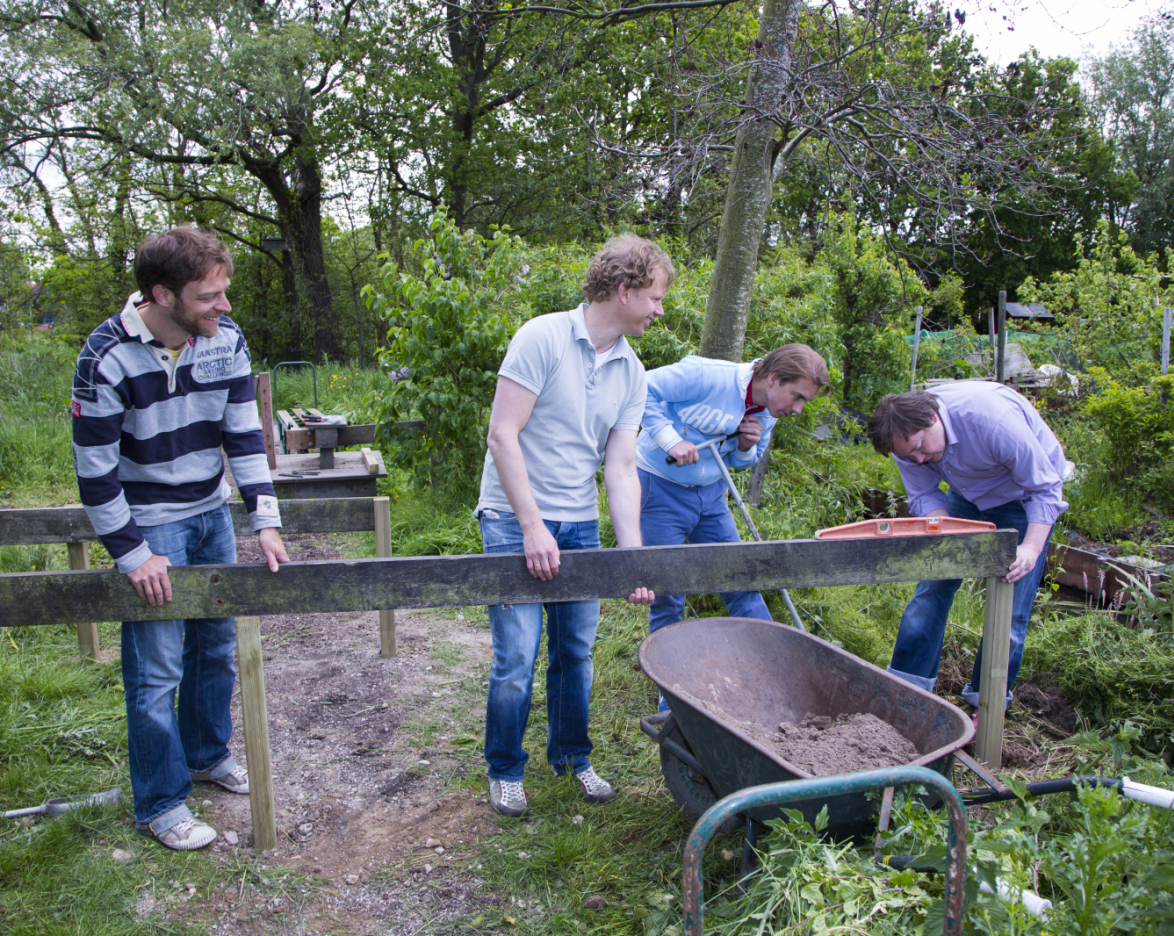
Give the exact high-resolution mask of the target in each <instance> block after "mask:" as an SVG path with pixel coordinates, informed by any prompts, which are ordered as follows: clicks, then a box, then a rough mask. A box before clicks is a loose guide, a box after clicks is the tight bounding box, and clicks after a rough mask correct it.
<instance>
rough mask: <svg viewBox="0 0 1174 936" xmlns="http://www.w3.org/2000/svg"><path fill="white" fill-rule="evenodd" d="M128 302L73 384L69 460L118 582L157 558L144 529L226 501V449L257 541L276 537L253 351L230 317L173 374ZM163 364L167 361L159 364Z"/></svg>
mask: <svg viewBox="0 0 1174 936" xmlns="http://www.w3.org/2000/svg"><path fill="white" fill-rule="evenodd" d="M140 301H141V300H140V298H139V296H138V294H137V293H136V294H135V295H133V296H131V298H130V299H129V300H128V301H127V304H126V307H125V308H123V310H122V312H121V313H119V314H118V315H115V316H113V317H112V318H109V319H107V320H106V321H105V322H103V323H102V324H101V325H99V326H98V327H97V328H96V329H94V331H93V333H92V334H91V335H90V337H89V338H88V339H87V340H86V344H85V347H84V348H82V351H81V354H80V355H79V356H78V359H77V370H76V372H75V373H74V379H73V404H72V406H71V408H70V409H71V412H72V414H73V417H74V418H73V460H74V468H75V470H76V471H77V480H78V488H79V489H80V491H81V500H82V506H84V507H85V509H86V514H87V515H88V516H89V518H90V522H91V523H92V524H93V526H94V531H95V532H96V533H97V534H98V536H99V538H100V539H101V540H102V545H104V546H105V547H106V549H107V551H108V552H109V553H110V555H111V556H112V557H113V558H114V560H115V561H116V562H117V564H118V569H119V571H120V572H131V571H133V570H134V569H137V568H138V567H139V566H140V565H142V564H143V563H144V562H146V561H147V559H148V558H149V557H150V555H151V551H150V549H149V548H148V546H147V544H146V542H145V541H144V540H143V536H142V534H141V533H140V532H139V527H140V526H158V525H159V524H161V523H172V522H174V521H176V520H183V519H185V518H187V517H193V516H196V515H198V514H201V513H204V512H205V511H208V510H213V509H215V508H217V507H220V506H221V505H222V504H224V503H225V502H227V500H228V498H229V495H230V490H229V487H228V482H227V481H226V480H225V478H224V460H223V458H222V457H221V454H220V452H221V448H222V447H223V449H224V454H225V455H227V456H228V462H229V464H230V465H231V466H232V474H233V478H234V479H235V480H236V483H237V487H238V488H239V490H240V493H241V498H242V499H243V500H244V502H245V506H246V508H247V509H248V512H249V518H250V520H251V521H252V524H253V529H254V530H261V529H263V528H265V527H280V526H281V518H280V516H279V514H278V509H277V498H276V496H275V495H274V492H273V483H272V481H271V480H270V477H269V466H268V463H267V461H266V458H265V442H264V438H263V436H262V434H261V422H260V419H259V418H258V416H257V405H256V393H255V391H254V389H253V379H252V376H251V372H250V358H249V349H248V346H247V345H246V344H245V338H244V335H243V334H241V330H240V328H238V327H237V325H236V324H235V323H234V322H233V321H232V320H231V319H229V318H228V317H227V316H222V317H221V319H220V329H219V331H218V332H217V333H216V336H215V337H213V338H190V339H188V343H187V344H186V345H185V346H184V348H183V351H182V353H181V354H180V356H179V359H178V361H176V362H175V364H174V367H171V366H169V364H170V356H169V355H168V352H167V350H166V349H165V348H164V347H163V345H162V343H161V342H159V341H156V340H155V339H154V338H152V337H151V335H150V332H149V331H147V329H146V326H145V325H144V324H143V322H142V319H141V318H140V317H139V314H138V311H137V309H136V308H135V306H136V303H138V302H140ZM164 356H166V357H164Z"/></svg>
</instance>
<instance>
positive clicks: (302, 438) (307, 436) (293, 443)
mask: <svg viewBox="0 0 1174 936" xmlns="http://www.w3.org/2000/svg"><path fill="white" fill-rule="evenodd" d="M374 442H375V426H374V425H369V426H367V425H364V426H315V427H314V428H313V429H311V428H309V427H307V428H304V429H300V428H299V429H286V430H285V447H286V449H287V450H288V451H291V452H292V451H296V450H298V449H308V448H322V447H323V446H325V447H326V448H339V447H340V446H343V445H372V444H373V443H374ZM270 467H272V466H270Z"/></svg>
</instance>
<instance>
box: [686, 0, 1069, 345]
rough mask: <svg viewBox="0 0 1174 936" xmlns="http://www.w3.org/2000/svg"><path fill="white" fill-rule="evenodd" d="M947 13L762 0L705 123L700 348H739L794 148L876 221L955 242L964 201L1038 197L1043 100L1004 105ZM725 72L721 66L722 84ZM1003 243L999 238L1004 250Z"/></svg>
mask: <svg viewBox="0 0 1174 936" xmlns="http://www.w3.org/2000/svg"><path fill="white" fill-rule="evenodd" d="M960 25H961V22H960V17H958V16H956V17H955V21H954V22H951V17H950V15H949V14H948V13H946V12H945V10H943V9H941V8H940V7H936V6H930V7H925V8H923V7H920V6H918V5H917V4H915V3H910V2H905V0H874V2H861V3H855V4H851V5H849V6H848V7H847V8H840V7H838V6H837V5H835V4H832V3H828V4H826V5H822V6H818V7H813V6H808V5H807V4H805V3H803V2H801V0H764V3H763V7H762V14H761V18H760V20H759V29H758V35H757V38H756V40H755V41H754V43H753V49H752V54H751V58H750V60H749V61H747V62H746V63H745V67H744V72H745V73H746V74H747V77H746V78H745V83H744V85H743V87H744V93H743V95H742V96H741V98H740V99H739V100H738V101H737V105H738V111H739V113H738V117H737V120H735V121H730V120H728V119H727V120H723V121H721V122H715V124H714V129H713V130H711V131H709V133H708V137H707V138H708V139H710V140H716V139H718V138H720V137H721V136H723V135H724V137H725V139H727V140H729V141H730V142H732V152H731V156H730V180H729V184H728V187H727V191H726V201H725V209H724V214H723V217H722V222H721V229H720V234H719V241H718V247H717V255H716V265H715V268H714V276H713V282H712V286H711V291H710V294H709V301H708V305H707V309H706V323H705V329H704V333H703V335H702V340H701V353H702V354H705V355H707V356H710V357H721V358H729V359H738V358H740V356H741V353H742V342H743V338H744V335H745V328H746V320H747V317H748V314H749V307H750V294H751V289H752V285H753V281H754V274H755V271H756V268H757V260H758V254H759V250H760V248H761V246H762V244H763V241H764V233H765V232H766V221H767V217H768V212H769V209H770V206H771V204H772V199H773V197H774V186H775V183H776V182H777V181H778V180H779V179H780V178H782V177H783V176H784V173H785V170H786V168H787V166H788V164H789V163H790V162H791V161H792V160H794V159H796V157H797V156H799V155H800V154H801V153H803V152H804V151H805V150H811V149H818V151H819V152H820V153H821V154H823V155H824V157H825V158H827V159H829V161H830V162H831V163H832V164H834V167H835V171H836V172H838V173H839V174H840V177H841V178H842V179H843V180H844V183H843V189H842V191H841V193H840V197H841V198H843V199H851V200H854V201H856V202H858V203H860V204H861V205H862V211H863V212H865V213H871V214H872V215H874V216H876V217H878V218H880V219H881V220H882V221H883V222H884V224H885V226H886V227H887V228H888V229H889V230H890V231H893V232H894V233H898V234H900V233H902V232H903V231H904V230H907V229H908V228H909V226H910V224H911V223H913V221H914V219H916V224H917V226H918V228H919V230H921V231H922V232H932V235H933V237H934V238H935V239H936V240H937V241H939V242H950V243H952V244H953V245H954V246H955V247H956V248H957V249H960V250H963V251H965V250H968V249H969V247H968V245H967V243H966V241H965V237H964V234H965V227H966V219H968V218H971V217H973V215H974V214H975V213H976V212H977V213H979V214H981V215H984V216H987V217H993V215H994V213H995V211H996V209H997V207H998V205H999V203H1000V199H1002V198H1005V197H1006V196H1007V194H1008V193H1013V194H1014V195H1015V196H1016V197H1017V198H1019V199H1020V200H1021V201H1022V202H1025V203H1030V204H1033V205H1038V204H1040V203H1041V201H1042V200H1044V198H1045V197H1046V195H1047V188H1048V187H1049V183H1048V181H1047V178H1046V176H1045V175H1043V174H1034V175H1033V174H1032V173H1029V172H1027V171H1026V170H1027V169H1028V168H1030V167H1032V166H1037V165H1039V164H1040V163H1041V162H1042V160H1043V159H1044V158H1045V156H1046V153H1047V152H1048V150H1049V147H1050V146H1051V144H1052V142H1053V141H1052V140H1051V139H1050V138H1048V137H1046V136H1044V135H1041V134H1040V133H1039V132H1038V129H1039V128H1040V127H1042V126H1049V125H1050V122H1051V118H1052V114H1051V111H1050V110H1049V107H1048V105H1047V104H1046V102H1043V101H1039V100H1029V101H1025V102H1020V105H1021V106H1019V107H1017V108H1015V109H1014V111H1013V113H1011V112H1009V109H1008V108H1007V107H1006V106H1004V104H1005V100H1006V97H1007V92H1006V90H1005V89H1000V88H999V87H997V86H995V85H993V84H992V83H991V82H990V81H989V80H987V76H986V75H985V74H984V69H983V65H984V63H983V61H982V59H981V58H980V57H978V56H976V55H974V54H973V52H972V46H971V42H970V40H969V38H968V37H966V36H964V35H962V34H960V33H959V31H958V28H957V27H958V26H960ZM735 74H737V73H736V72H734V71H733V70H730V71H728V72H727V73H726V74H725V75H724V76H721V77H722V78H723V80H724V81H725V82H726V83H727V87H728V82H729V81H730V79H731V76H732V75H735ZM709 81H710V83H709V85H708V89H709V93H710V95H711V97H712V98H713V99H714V101H715V102H716V104H717V108H716V109H715V112H720V108H721V106H722V105H723V104H724V105H725V106H726V107H727V108H728V103H729V95H728V92H727V93H726V94H725V100H724V101H723V100H722V98H723V94H722V84H721V83H720V82H718V81H715V80H714V77H713V76H711V77H710V79H709ZM996 230H997V231H998V230H999V229H997V228H996ZM1000 236H1001V232H1000ZM1010 241H1011V238H1002V239H1001V241H1000V242H1001V243H1006V244H1007V246H1008V248H1009V249H1014V245H1013V244H1012V243H1010Z"/></svg>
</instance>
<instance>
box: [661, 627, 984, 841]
mask: <svg viewBox="0 0 1174 936" xmlns="http://www.w3.org/2000/svg"><path fill="white" fill-rule="evenodd" d="M640 665H641V667H642V668H643V670H644V672H645V674H646V675H647V676H648V677H649V678H650V679H651V680H652V681H653V682H655V683H656V684H657V686H658V687H659V688H660V691H661V693H662V694H663V695H664V697H665V699H666V700H667V702H668V704H669V708H670V710H671V715H666V714H661V715H656V716H650V717H648V718H645V719H643V720H642V721H641V728H642V730H643V731H644V732H645V733H646V734H648V735H649V736H650V737H652V738H653V739H654V740H656V741H657V742H658V743H659V744H660V745H661V768H662V771H663V773H664V776H665V783H666V785H667V786H668V789H669V792H670V794H671V795H672V796H673V798H674V800H676V802H677V803H678V804H679V805H681V807H682V808H683V809H685V811H686V812H688V813H689V814H690V815H694V816H699V815H700V814H701V813H702V812H703V811H704V810H705V809H707V808H708V807H709V806H710V805H711V804H712V803H713V802H714V801H715V800H716V799H719V798H721V797H725V796H729V795H730V794H732V793H736V792H737V791H739V790H744V789H746V788H747V787H756V786H761V785H762V784H773V783H780V782H783V781H787V780H808V779H815V778H814V777H813V775H812V774H811V773H810V772H808V771H807V770H805V769H804V768H803V767H801V766H799V765H797V764H792V763H790V762H788V761H786V760H784V759H783V758H782V757H781V756H779V755H778V754H777V753H775V752H772V751H770V750H768V749H767V748H765V747H763V746H762V745H761V744H759V743H757V742H756V741H754V740H752V739H751V738H750V737H749V736H747V735H746V734H745V733H743V732H742V731H741V730H740V729H739V727H738V726H737V724H736V722H752V723H756V724H759V725H767V726H772V725H777V724H779V723H780V722H798V721H800V720H801V719H802V718H803V717H804V716H805V715H807V714H812V715H826V716H831V717H833V718H834V717H835V716H837V715H841V714H849V715H850V714H856V713H871V714H873V715H875V716H876V717H878V718H880V719H881V720H882V721H885V722H888V723H889V724H890V725H892V726H893V727H894V728H896V729H897V730H898V731H899V732H900V733H901V734H902V735H904V737H905V738H906V739H908V740H909V741H910V742H911V743H912V744H913V746H914V747H915V748H916V749H917V752H918V757H917V758H916V759H915V760H913V761H912V762H911V763H910V764H908V765H894V766H917V767H925V768H927V769H929V770H931V771H934V772H935V773H937V774H939V775H940V776H942V777H944V778H945V779H947V780H949V779H950V778H951V777H952V775H953V769H954V763H955V755H956V754H957V753H958V751H959V749H960V748H962V747H963V746H964V745H966V744H967V743H968V742H969V741H970V740H971V738H972V737H973V736H974V726H973V724H972V723H971V720H970V719H969V718H968V717H967V716H966V714H965V713H964V712H963V711H962V710H961V709H959V708H958V707H957V706H954V705H951V704H950V703H949V702H947V701H946V700H945V699H941V698H939V697H937V696H935V695H933V694H931V693H929V692H926V691H924V690H922V689H918V688H917V687H915V686H911V685H909V684H908V683H906V682H904V681H903V680H901V679H898V678H897V677H895V676H893V675H892V674H890V673H887V672H885V671H884V670H882V669H880V668H879V667H876V666H873V665H872V664H871V663H866V662H865V661H864V660H861V659H859V658H858V657H855V656H853V655H852V654H850V653H848V652H846V651H845V650H842V649H841V648H839V647H837V646H835V645H833V644H830V643H828V642H827V641H825V640H821V639H820V638H818V637H814V636H812V635H811V634H809V633H805V632H803V631H799V630H796V629H795V628H793V627H785V626H783V625H779V624H774V623H772V622H770V621H758V620H751V619H749V618H701V619H696V620H691V621H682V622H681V623H679V624H674V625H672V626H670V627H665V628H662V629H661V630H658V631H657V632H656V633H654V634H651V635H649V637H648V638H647V639H646V640H645V641H644V643H643V644H642V645H641V647H640ZM967 760H969V759H967ZM939 802H940V797H939V796H938V795H937V794H936V793H934V792H930V793H929V794H928V799H927V803H928V805H930V806H933V805H936V804H937V803H939ZM788 805H789V808H792V809H797V810H799V811H800V812H801V813H802V814H803V817H804V818H805V819H806V820H807V821H808V822H811V823H813V822H814V819H815V817H816V815H817V814H818V813H819V811H820V809H822V808H823V806H824V805H826V806H827V809H828V826H827V834H828V835H829V836H831V837H833V838H835V839H855V840H858V841H859V840H863V839H864V838H866V837H867V836H869V835H870V834H871V833H872V832H873V831H874V830H875V828H876V817H877V814H878V813H879V812H880V810H881V805H882V800H881V799H880V798H876V797H871V798H870V797H868V796H867V795H866V793H865V792H864V791H853V792H840V793H837V792H835V791H833V790H823V791H821V792H819V795H814V794H813V795H812V797H811V798H809V799H802V800H798V801H795V802H791V803H789V804H788ZM745 814H746V816H748V817H750V818H752V819H755V820H757V821H759V822H762V821H766V820H768V819H774V818H777V817H778V816H779V815H781V807H779V806H777V805H770V804H763V803H759V802H755V803H753V804H749V805H748V808H747V809H746V810H745ZM727 819H728V820H729V819H732V817H727Z"/></svg>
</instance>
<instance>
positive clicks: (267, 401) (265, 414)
mask: <svg viewBox="0 0 1174 936" xmlns="http://www.w3.org/2000/svg"><path fill="white" fill-rule="evenodd" d="M254 382H255V383H256V385H257V412H258V413H259V414H260V416H261V435H262V437H263V438H264V439H265V459H266V461H268V462H269V470H270V471H272V470H273V469H274V468H276V467H277V443H276V442H274V440H273V391H272V389H271V388H270V386H269V371H262V372H261V373H260V374H258V375H257V376H256V377H255V378H254Z"/></svg>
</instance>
